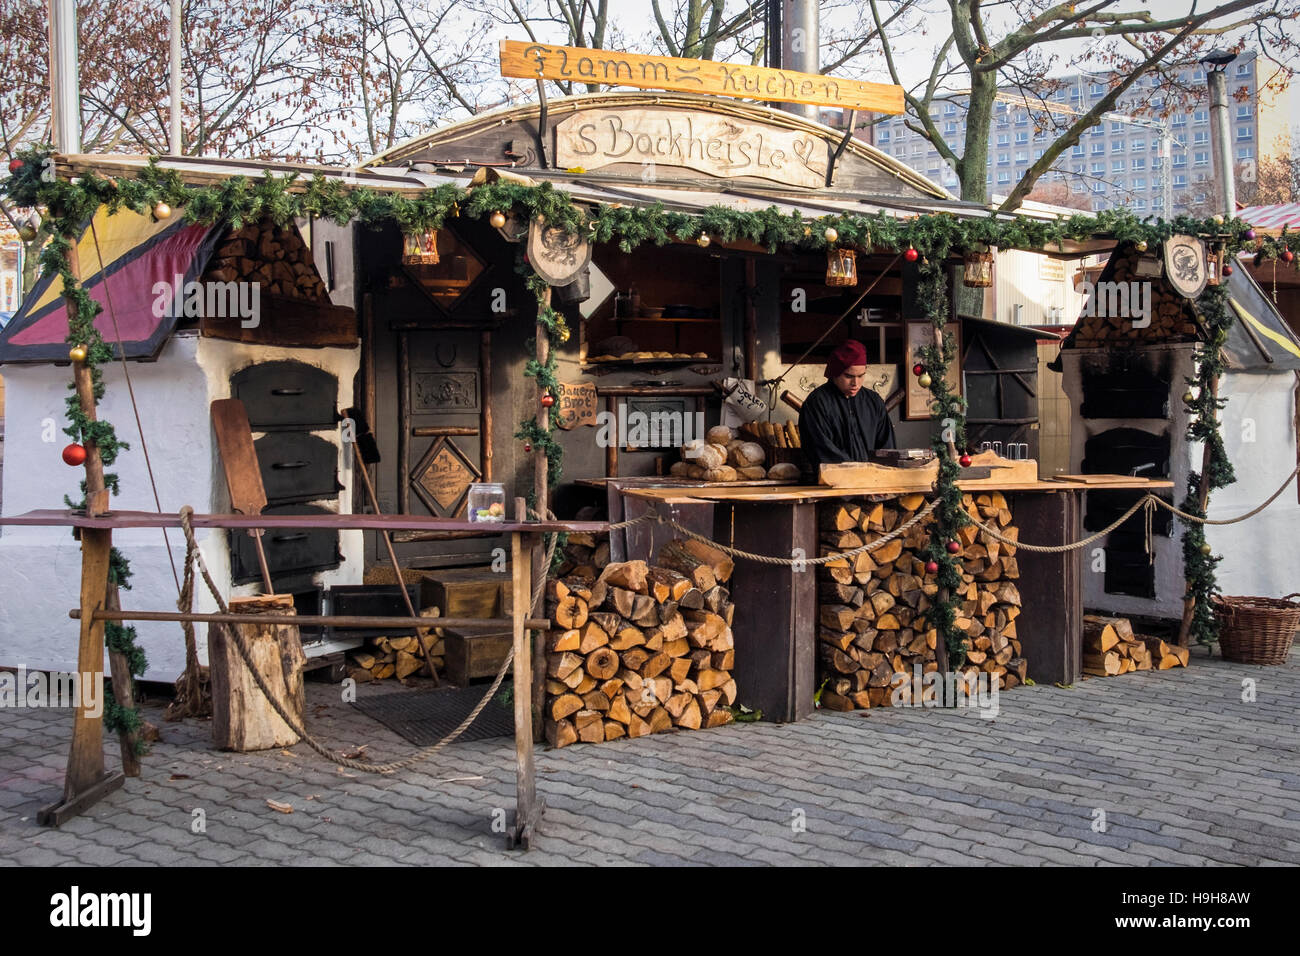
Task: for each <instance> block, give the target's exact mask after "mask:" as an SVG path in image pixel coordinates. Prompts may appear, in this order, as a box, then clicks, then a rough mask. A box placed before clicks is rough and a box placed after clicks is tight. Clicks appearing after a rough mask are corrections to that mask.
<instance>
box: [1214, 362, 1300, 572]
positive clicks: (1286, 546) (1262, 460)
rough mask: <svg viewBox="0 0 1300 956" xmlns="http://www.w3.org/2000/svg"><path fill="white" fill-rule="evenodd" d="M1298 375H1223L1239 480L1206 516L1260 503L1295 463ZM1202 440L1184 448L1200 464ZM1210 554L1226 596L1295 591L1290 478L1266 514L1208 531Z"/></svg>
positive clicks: (1225, 421) (1296, 533)
mask: <svg viewBox="0 0 1300 956" xmlns="http://www.w3.org/2000/svg"><path fill="white" fill-rule="evenodd" d="M1295 389H1296V380H1295V376H1293V375H1292V374H1291V373H1290V372H1284V373H1282V374H1245V373H1241V372H1236V373H1232V372H1230V373H1228V374H1227V375H1225V376H1224V381H1223V393H1224V394H1226V395H1227V396H1228V404H1227V406H1226V407H1225V408H1224V409H1223V411H1222V412H1221V413H1220V415H1221V432H1222V434H1223V444H1224V448H1225V449H1226V451H1227V453H1228V460H1229V461H1231V462H1232V463H1233V470H1234V471H1235V472H1236V475H1237V480H1236V482H1235V483H1234V484H1231V485H1229V486H1228V487H1226V488H1220V489H1219V490H1217V491H1214V492H1212V493H1211V494H1210V507H1209V516H1210V517H1211V518H1218V519H1222V518H1233V517H1236V516H1237V515H1241V514H1245V513H1246V512H1248V511H1250V510H1252V509H1253V508H1256V507H1258V506H1259V505H1260V504H1261V503H1262V502H1263V501H1264V500H1265V499H1266V498H1268V496H1269V495H1271V494H1272V493H1273V492H1275V491H1276V490H1277V487H1278V485H1280V484H1281V483H1282V479H1283V478H1285V477H1286V476H1287V475H1288V474H1290V472H1291V469H1293V468H1295V464H1296V429H1295V423H1294V414H1295V411H1294V410H1295V404H1294V401H1295V398H1294V394H1295ZM1201 453H1202V452H1201V446H1200V445H1199V444H1196V445H1193V446H1191V447H1190V448H1189V454H1190V458H1191V463H1192V465H1191V466H1192V467H1193V468H1196V469H1198V470H1199V469H1200V467H1201ZM1205 531H1206V539H1207V540H1208V541H1209V543H1210V546H1211V547H1212V548H1213V549H1214V553H1215V554H1218V555H1222V556H1223V561H1222V562H1221V563H1220V564H1219V567H1218V571H1217V576H1218V580H1219V588H1220V590H1222V591H1223V593H1224V594H1243V595H1256V596H1260V597H1282V596H1283V595H1286V594H1290V593H1292V592H1295V591H1300V562H1298V561H1297V559H1298V558H1300V501H1297V499H1296V490H1295V485H1294V483H1293V484H1292V485H1291V487H1289V488H1288V489H1287V490H1286V491H1284V492H1282V494H1281V495H1279V496H1278V499H1277V500H1276V501H1274V502H1273V503H1272V504H1271V505H1269V506H1268V508H1266V509H1265V510H1264V511H1263V512H1261V513H1260V514H1258V515H1256V516H1255V517H1253V518H1250V519H1248V520H1246V521H1243V522H1240V523H1239V524H1232V525H1223V526H1214V525H1210V526H1208V527H1207V528H1206V529H1205Z"/></svg>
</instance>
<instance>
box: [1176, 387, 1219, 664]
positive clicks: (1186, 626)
mask: <svg viewBox="0 0 1300 956" xmlns="http://www.w3.org/2000/svg"><path fill="white" fill-rule="evenodd" d="M1218 397H1219V376H1217V375H1215V376H1214V377H1213V378H1211V379H1210V400H1211V407H1213V402H1214V400H1215V399H1217V398H1218ZM1216 415H1217V413H1216ZM1210 455H1211V451H1210V443H1209V442H1206V443H1205V447H1204V448H1203V449H1202V451H1201V481H1200V484H1198V485H1197V487H1196V507H1197V510H1198V511H1200V512H1201V514H1205V513H1206V507H1207V506H1208V505H1209V503H1210ZM1195 614H1196V596H1195V595H1193V594H1188V595H1187V596H1186V597H1185V598H1183V620H1182V623H1180V624H1179V625H1178V646H1179V647H1186V646H1187V640H1188V638H1189V637H1190V636H1191V631H1192V618H1193V617H1194V616H1195Z"/></svg>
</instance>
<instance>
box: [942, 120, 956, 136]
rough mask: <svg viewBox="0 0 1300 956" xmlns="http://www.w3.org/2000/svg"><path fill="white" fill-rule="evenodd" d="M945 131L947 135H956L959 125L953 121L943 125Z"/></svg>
mask: <svg viewBox="0 0 1300 956" xmlns="http://www.w3.org/2000/svg"><path fill="white" fill-rule="evenodd" d="M943 131H944V132H945V133H955V132H957V124H956V123H955V122H954V121H953V120H949V121H948V122H946V123H944V124H943Z"/></svg>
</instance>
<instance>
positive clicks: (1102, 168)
mask: <svg viewBox="0 0 1300 956" xmlns="http://www.w3.org/2000/svg"><path fill="white" fill-rule="evenodd" d="M1089 168H1090V169H1091V171H1092V174H1093V175H1094V176H1100V175H1102V174H1103V173H1105V172H1106V164H1105V163H1093V164H1092V166H1091V167H1089Z"/></svg>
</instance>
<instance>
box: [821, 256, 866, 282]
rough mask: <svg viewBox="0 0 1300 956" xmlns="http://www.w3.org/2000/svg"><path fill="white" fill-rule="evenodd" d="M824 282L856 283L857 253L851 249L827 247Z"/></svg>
mask: <svg viewBox="0 0 1300 956" xmlns="http://www.w3.org/2000/svg"><path fill="white" fill-rule="evenodd" d="M826 284H827V285H828V286H850V285H857V284H858V254H857V253H856V252H854V251H853V250H852V249H827V250H826Z"/></svg>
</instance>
